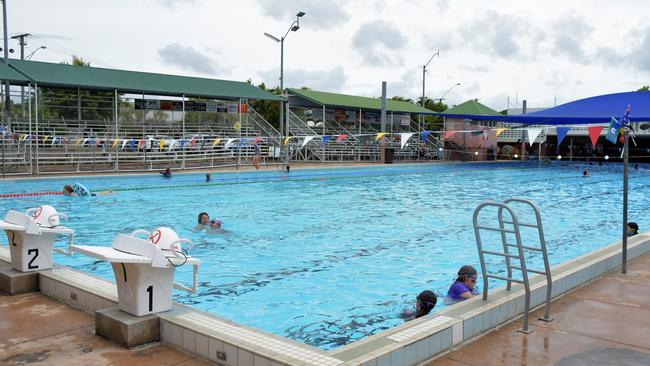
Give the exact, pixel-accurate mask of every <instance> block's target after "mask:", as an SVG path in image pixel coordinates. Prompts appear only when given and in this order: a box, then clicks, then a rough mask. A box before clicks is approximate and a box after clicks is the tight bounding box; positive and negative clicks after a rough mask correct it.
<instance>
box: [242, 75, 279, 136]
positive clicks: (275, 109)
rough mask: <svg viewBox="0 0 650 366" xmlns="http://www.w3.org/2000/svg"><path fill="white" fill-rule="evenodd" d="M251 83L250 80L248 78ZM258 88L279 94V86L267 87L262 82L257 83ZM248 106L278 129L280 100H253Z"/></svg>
mask: <svg viewBox="0 0 650 366" xmlns="http://www.w3.org/2000/svg"><path fill="white" fill-rule="evenodd" d="M248 83H249V84H252V82H251V80H250V79H249V80H248ZM257 87H258V88H260V89H262V90H266V91H268V92H270V93H273V94H275V95H280V87H279V86H276V87H275V88H273V89H267V88H266V85H265V84H264V83H261V84H259V85H257ZM249 104H250V106H251V107H253V109H254V110H255V111H256V112H257V113H259V114H260V115H261V116H262V117H264V119H265V120H266V121H267V122H268V123H270V124H271V125H272V126H273V127H275V128H276V129H278V130H279V129H280V102H276V101H273V100H261V99H258V100H253V101H250V102H249Z"/></svg>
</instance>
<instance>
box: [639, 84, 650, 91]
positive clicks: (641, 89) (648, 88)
mask: <svg viewBox="0 0 650 366" xmlns="http://www.w3.org/2000/svg"><path fill="white" fill-rule="evenodd" d="M637 91H650V85H644V86H642V87H641V88H639V90H637Z"/></svg>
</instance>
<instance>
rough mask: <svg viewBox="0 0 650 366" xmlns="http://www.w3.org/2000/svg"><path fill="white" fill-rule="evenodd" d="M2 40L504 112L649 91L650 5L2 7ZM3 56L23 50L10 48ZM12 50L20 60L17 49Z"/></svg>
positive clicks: (95, 61) (117, 62) (251, 2)
mask: <svg viewBox="0 0 650 366" xmlns="http://www.w3.org/2000/svg"><path fill="white" fill-rule="evenodd" d="M8 3H9V4H8V11H9V21H8V25H9V33H10V35H14V34H18V33H32V34H34V35H35V37H32V38H30V39H29V40H28V50H27V53H29V52H31V51H32V50H34V49H35V48H37V47H39V46H41V45H44V46H46V47H47V48H46V49H45V50H40V51H38V52H37V53H36V54H35V55H34V57H33V59H34V60H39V61H51V62H59V61H62V60H66V59H70V57H71V55H72V54H76V55H79V56H81V57H83V58H84V59H86V60H87V61H90V62H91V64H92V65H93V66H101V67H112V68H121V69H129V70H139V71H150V72H161V73H173V74H181V75H191V76H201V77H210V78H218V79H229V80H242V81H243V80H247V79H252V80H253V82H254V83H256V84H257V83H259V82H265V83H266V84H267V85H277V84H279V81H278V79H279V74H280V72H279V64H280V47H279V44H277V43H275V42H274V41H272V40H271V39H269V38H266V37H264V32H268V33H271V34H274V35H276V36H277V37H280V36H282V35H283V34H284V32H286V31H287V29H288V28H289V25H290V24H291V22H292V21H293V20H294V19H295V14H296V13H297V12H298V11H304V12H305V13H307V14H306V15H305V16H304V17H303V18H302V19H301V23H300V26H301V28H300V30H299V31H298V32H291V33H290V34H289V35H288V36H287V39H286V41H285V70H284V71H285V86H286V87H301V86H307V87H309V88H311V89H314V90H322V91H330V92H341V93H348V94H357V95H366V96H379V95H380V94H381V81H384V80H385V81H387V82H388V95H389V96H395V95H400V96H405V97H409V98H417V97H419V96H420V95H421V93H422V65H423V63H426V62H427V60H428V59H429V58H430V57H431V55H432V54H433V53H435V52H436V51H437V50H439V51H440V57H436V58H434V59H433V60H432V61H431V64H430V65H429V67H428V72H427V79H426V80H427V82H426V85H427V96H428V97H430V98H439V97H440V96H441V95H442V94H443V93H444V92H445V91H446V90H447V89H449V88H450V87H451V86H453V85H454V84H456V83H460V84H461V85H460V86H458V87H456V88H454V89H453V91H452V92H451V93H449V94H448V95H447V100H446V101H447V103H449V104H457V103H460V102H463V101H465V100H467V99H470V98H472V99H473V98H478V99H479V101H481V102H483V103H485V104H487V105H488V106H490V107H492V108H494V109H497V110H501V109H505V108H506V105H507V101H508V97H509V98H510V106H511V107H514V104H515V100H516V99H518V100H519V101H521V100H522V99H527V100H528V105H529V107H544V106H552V105H553V104H554V103H555V101H557V104H561V103H565V102H568V101H572V100H575V99H579V98H583V97H588V96H593V95H598V94H605V93H611V92H619V91H629V90H636V89H638V88H639V87H641V86H642V85H647V84H650V23H648V21H647V20H648V19H650V1H648V0H618V1H614V0H611V1H604V0H602V1H586V0H584V1H583V0H561V1H558V0H546V1H539V0H538V1H518V0H492V1H489V2H488V1H482V0H455V1H452V0H428V1H426V0H422V1H418V0H384V1H381V0H349V1H345V0H328V1H322V0H238V1H228V0H220V1H216V0H129V1H127V0H112V1H97V0H96V1H88V0H57V1H51V0H21V1H17V0H13V1H12V0H9V1H8ZM10 47H11V48H15V49H18V45H17V42H15V41H14V40H12V43H11V44H10ZM16 54H17V53H16Z"/></svg>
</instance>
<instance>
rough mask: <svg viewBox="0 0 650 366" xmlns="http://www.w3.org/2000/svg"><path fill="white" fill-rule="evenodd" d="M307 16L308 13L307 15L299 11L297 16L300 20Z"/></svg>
mask: <svg viewBox="0 0 650 366" xmlns="http://www.w3.org/2000/svg"><path fill="white" fill-rule="evenodd" d="M305 14H306V13H305V12H304V11H299V12H298V14H296V16H297V17H298V18H302V17H303V15H305Z"/></svg>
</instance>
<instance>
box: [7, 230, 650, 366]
mask: <svg viewBox="0 0 650 366" xmlns="http://www.w3.org/2000/svg"><path fill="white" fill-rule="evenodd" d="M628 246H629V250H628V258H629V259H630V260H631V259H633V258H635V257H637V256H639V255H642V254H645V253H647V252H650V232H646V233H643V234H639V235H637V236H634V237H632V238H629V241H628ZM620 248H621V243H620V242H616V243H613V244H610V245H608V246H606V247H603V248H601V249H598V250H595V251H593V252H591V253H588V254H586V255H583V256H581V257H579V258H577V259H574V260H571V261H568V262H565V263H563V264H560V265H557V266H555V267H553V269H552V274H553V294H552V295H553V297H554V298H555V297H557V296H560V295H562V294H564V293H566V292H569V291H571V290H572V289H574V288H576V287H579V286H580V285H582V284H584V283H586V282H588V281H590V280H592V279H594V278H596V277H598V276H600V275H602V274H604V273H606V272H608V271H611V270H613V269H615V268H617V267H618V266H619V265H620V261H621V253H620ZM8 255H9V253H8V250H7V249H6V248H4V247H3V248H0V259H3V260H8ZM530 281H531V308H534V307H538V306H540V305H543V303H544V296H545V289H546V285H545V281H544V278H543V277H542V276H534V277H531V278H530ZM40 289H41V292H42V293H43V294H45V295H48V296H50V297H53V298H55V299H58V300H60V301H62V302H64V303H66V304H69V305H70V306H73V307H76V308H79V309H82V310H84V311H86V312H89V313H91V314H93V313H94V311H95V310H98V309H102V308H106V307H115V306H117V289H116V287H115V284H114V283H112V282H109V281H105V280H103V279H99V278H96V277H93V276H90V275H88V274H85V273H82V272H79V271H77V270H73V269H70V268H68V267H63V266H57V267H56V268H54V269H53V270H50V271H42V272H40ZM523 308H524V290H523V288H522V286H517V285H516V286H513V288H512V291H506V290H505V286H504V287H501V288H498V289H495V290H493V291H491V292H490V294H489V298H488V300H487V301H483V300H482V299H481V298H480V297H477V298H474V299H471V300H467V301H465V302H462V303H459V304H456V305H454V306H450V307H447V308H445V309H443V310H441V311H438V312H436V313H435V314H432V315H430V316H426V317H423V318H419V319H416V320H413V321H410V322H408V323H405V324H403V325H401V326H398V327H395V328H392V329H389V330H386V331H384V332H381V333H379V334H376V335H373V336H370V337H367V338H365V339H362V340H360V341H357V342H354V343H351V344H349V345H347V346H344V347H341V348H338V349H335V350H332V351H323V350H320V349H318V348H315V347H311V346H307V345H304V344H301V343H297V342H294V341H292V340H289V339H286V338H283V337H279V336H276V335H273V334H268V333H265V332H262V331H259V330H256V329H253V328H250V327H247V326H243V325H240V324H236V323H233V322H231V321H228V320H225V319H222V318H219V317H217V316H214V315H211V314H208V313H205V312H202V311H199V310H195V309H192V308H190V307H187V306H183V305H180V304H174V310H172V311H169V312H166V313H162V314H159V318H160V324H161V339H162V341H163V342H164V343H166V344H170V345H172V346H175V347H178V348H180V349H183V350H185V351H187V352H190V353H193V354H196V355H199V356H202V357H204V358H206V359H209V360H212V361H214V362H216V363H217V364H220V365H228V366H235V365H241V366H244V365H246V366H277V365H369V366H384V365H416V364H418V363H421V362H424V361H427V360H430V359H432V358H435V357H436V356H438V355H440V354H443V353H446V352H447V351H449V350H451V349H452V348H453V347H457V346H460V345H462V344H463V343H465V342H468V341H471V340H472V339H474V338H476V337H478V336H481V335H482V334H484V333H485V332H488V331H490V330H492V329H494V328H495V327H496V326H498V325H499V324H503V323H506V322H509V321H511V320H513V319H516V318H517V317H519V316H521V315H522V312H523ZM552 315H553V307H551V316H552Z"/></svg>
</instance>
